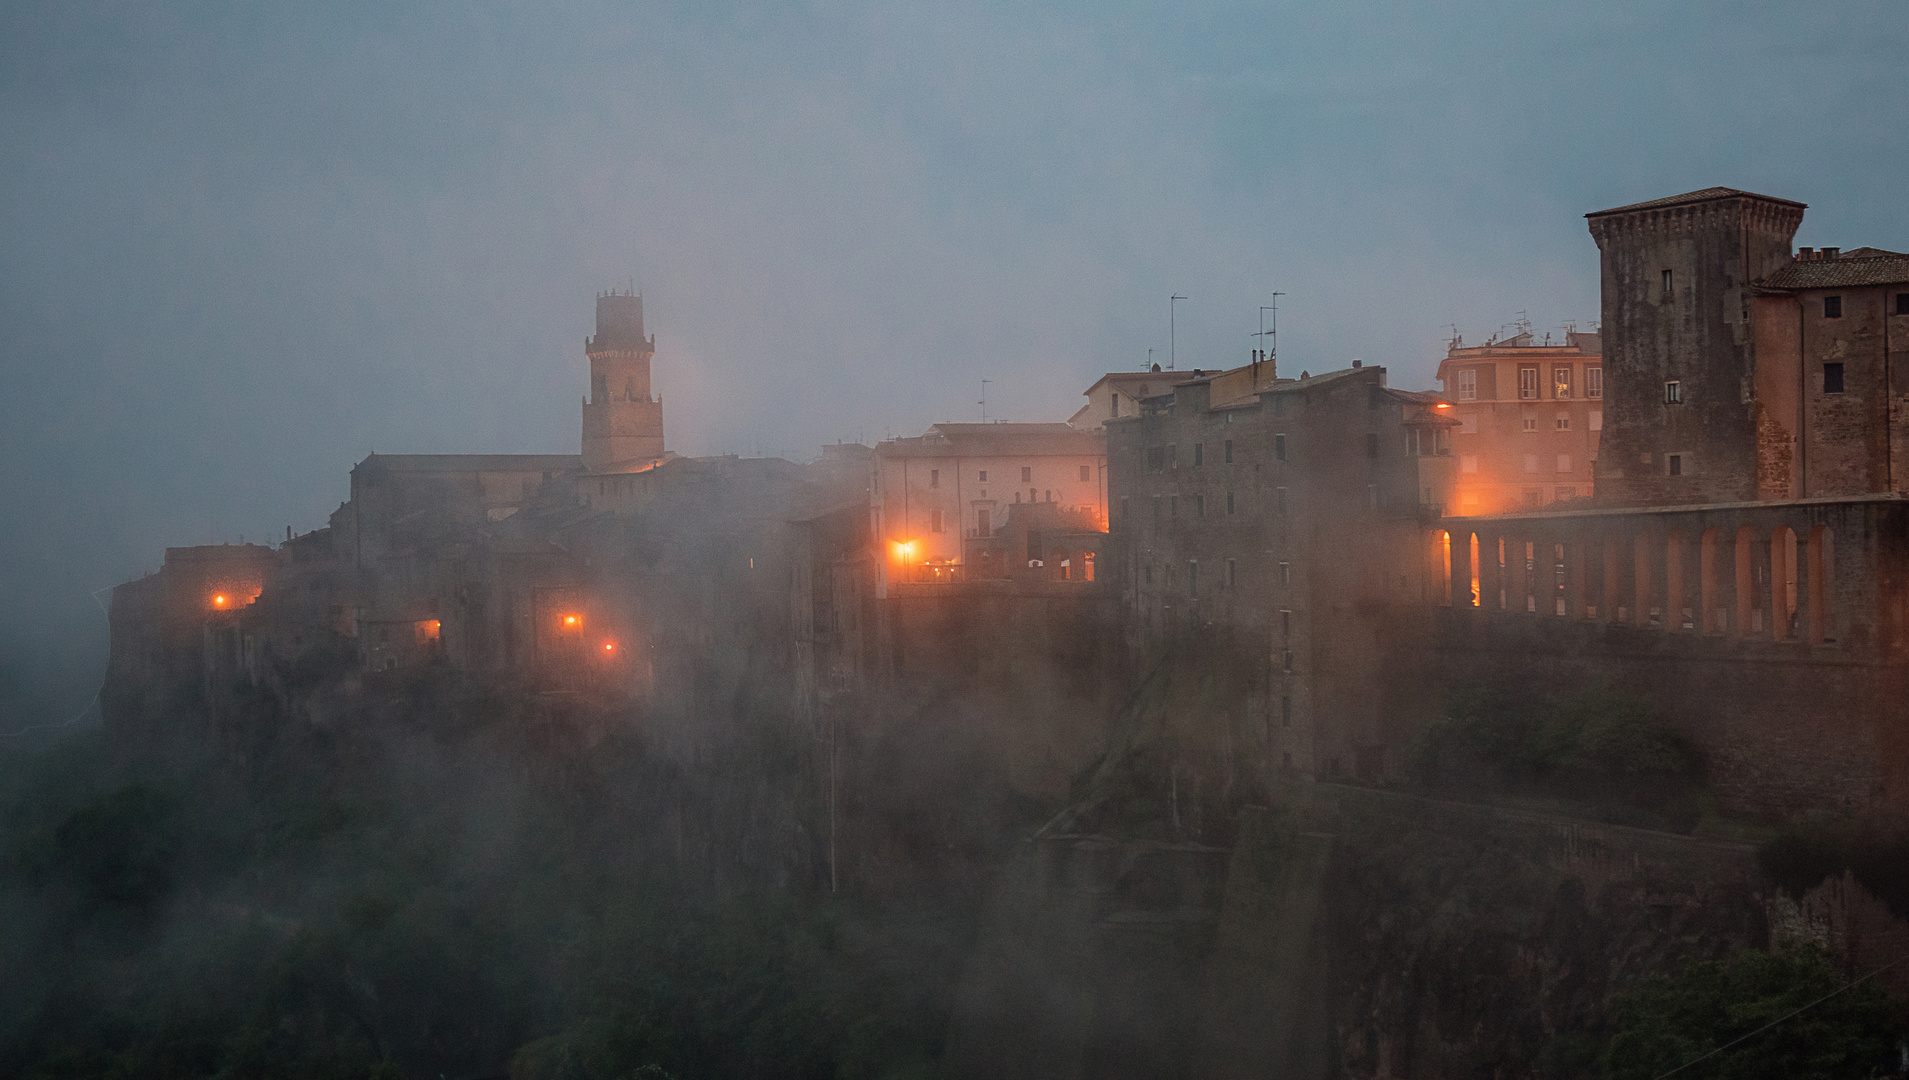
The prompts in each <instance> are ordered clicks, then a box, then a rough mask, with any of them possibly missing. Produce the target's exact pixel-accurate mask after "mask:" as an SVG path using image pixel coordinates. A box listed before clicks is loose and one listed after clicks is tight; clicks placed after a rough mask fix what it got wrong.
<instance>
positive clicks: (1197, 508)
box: [1193, 495, 1206, 517]
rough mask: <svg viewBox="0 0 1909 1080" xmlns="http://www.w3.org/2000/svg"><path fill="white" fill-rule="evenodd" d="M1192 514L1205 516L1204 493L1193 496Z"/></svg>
mask: <svg viewBox="0 0 1909 1080" xmlns="http://www.w3.org/2000/svg"><path fill="white" fill-rule="evenodd" d="M1193 516H1194V517H1205V516H1206V496H1204V495H1195V496H1193Z"/></svg>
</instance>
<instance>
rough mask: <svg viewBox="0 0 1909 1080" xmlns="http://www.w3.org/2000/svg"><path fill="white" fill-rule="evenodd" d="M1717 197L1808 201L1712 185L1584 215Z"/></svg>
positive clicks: (1793, 203) (1791, 203) (1804, 205)
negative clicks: (1698, 189) (1700, 189)
mask: <svg viewBox="0 0 1909 1080" xmlns="http://www.w3.org/2000/svg"><path fill="white" fill-rule="evenodd" d="M1719 199H1762V200H1763V201H1764V202H1773V203H1783V204H1784V205H1786V206H1795V207H1802V208H1807V207H1808V205H1809V204H1808V203H1800V202H1797V201H1796V200H1794V199H1779V198H1777V197H1776V196H1774V195H1758V194H1757V193H1756V192H1754V191H1739V190H1737V189H1736V188H1727V187H1712V188H1704V189H1703V190H1702V191H1686V192H1684V193H1683V194H1682V195H1667V196H1665V197H1664V198H1661V199H1652V200H1650V201H1649V202H1641V203H1632V204H1630V205H1629V206H1614V207H1612V208H1611V209H1609V210H1597V211H1593V212H1591V213H1589V214H1586V215H1584V216H1585V217H1603V216H1604V215H1605V214H1628V213H1630V212H1631V211H1633V210H1660V209H1663V208H1664V207H1668V206H1687V205H1690V204H1692V203H1702V202H1715V201H1717V200H1719Z"/></svg>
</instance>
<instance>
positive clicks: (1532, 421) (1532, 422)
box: [1525, 416, 1538, 431]
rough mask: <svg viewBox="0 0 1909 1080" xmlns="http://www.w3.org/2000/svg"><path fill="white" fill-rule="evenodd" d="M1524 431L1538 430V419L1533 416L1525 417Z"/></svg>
mask: <svg viewBox="0 0 1909 1080" xmlns="http://www.w3.org/2000/svg"><path fill="white" fill-rule="evenodd" d="M1525 430H1526V431H1536V430H1538V418H1537V417H1535V416H1527V417H1525Z"/></svg>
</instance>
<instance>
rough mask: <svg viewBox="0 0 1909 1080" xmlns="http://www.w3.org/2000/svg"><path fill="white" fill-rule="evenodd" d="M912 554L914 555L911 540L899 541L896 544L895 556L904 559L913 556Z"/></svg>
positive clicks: (913, 546) (913, 545) (913, 544)
mask: <svg viewBox="0 0 1909 1080" xmlns="http://www.w3.org/2000/svg"><path fill="white" fill-rule="evenodd" d="M914 553H915V542H914V541H913V540H901V541H897V542H896V544H895V554H897V555H900V556H901V557H902V558H904V559H905V558H907V557H908V556H910V555H913V554H914Z"/></svg>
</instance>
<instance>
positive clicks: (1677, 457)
mask: <svg viewBox="0 0 1909 1080" xmlns="http://www.w3.org/2000/svg"><path fill="white" fill-rule="evenodd" d="M1664 468H1665V470H1666V471H1667V472H1668V473H1669V474H1670V475H1672V476H1682V475H1684V455H1682V454H1665V455H1664Z"/></svg>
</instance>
